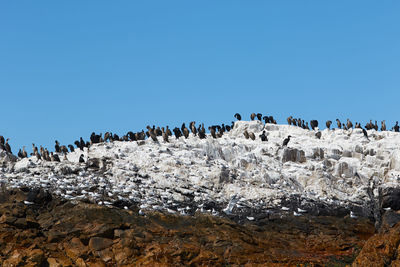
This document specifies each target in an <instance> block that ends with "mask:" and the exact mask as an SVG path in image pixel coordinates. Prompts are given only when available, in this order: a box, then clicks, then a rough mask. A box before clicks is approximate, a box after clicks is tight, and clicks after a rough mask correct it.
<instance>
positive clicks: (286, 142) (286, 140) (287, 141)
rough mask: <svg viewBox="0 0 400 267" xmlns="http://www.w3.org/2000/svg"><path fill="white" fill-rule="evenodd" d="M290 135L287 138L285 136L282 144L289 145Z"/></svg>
mask: <svg viewBox="0 0 400 267" xmlns="http://www.w3.org/2000/svg"><path fill="white" fill-rule="evenodd" d="M290 137H291V136H290V135H288V137H287V138H285V140H283V144H282V146H287V145H288V143H289V141H290Z"/></svg>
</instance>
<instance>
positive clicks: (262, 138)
mask: <svg viewBox="0 0 400 267" xmlns="http://www.w3.org/2000/svg"><path fill="white" fill-rule="evenodd" d="M260 138H261V141H262V142H266V141H268V138H267V136H266V135H265V131H263V132H262V134H260Z"/></svg>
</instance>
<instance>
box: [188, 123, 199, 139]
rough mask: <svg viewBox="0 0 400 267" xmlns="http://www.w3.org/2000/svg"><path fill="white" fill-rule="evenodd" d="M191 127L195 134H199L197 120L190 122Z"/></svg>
mask: <svg viewBox="0 0 400 267" xmlns="http://www.w3.org/2000/svg"><path fill="white" fill-rule="evenodd" d="M189 128H190V130H191V131H192V133H193V135H195V136H196V135H197V129H196V122H195V121H192V122H190V124H189Z"/></svg>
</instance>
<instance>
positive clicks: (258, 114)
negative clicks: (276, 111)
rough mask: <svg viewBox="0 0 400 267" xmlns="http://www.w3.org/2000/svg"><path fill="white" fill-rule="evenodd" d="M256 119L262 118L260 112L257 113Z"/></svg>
mask: <svg viewBox="0 0 400 267" xmlns="http://www.w3.org/2000/svg"><path fill="white" fill-rule="evenodd" d="M257 119H258V120H259V121H261V119H262V114H261V113H257Z"/></svg>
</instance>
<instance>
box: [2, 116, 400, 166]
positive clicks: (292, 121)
mask: <svg viewBox="0 0 400 267" xmlns="http://www.w3.org/2000/svg"><path fill="white" fill-rule="evenodd" d="M234 117H235V118H236V119H237V120H238V121H240V120H241V119H242V117H241V115H240V114H239V113H236V114H235V115H234ZM250 119H251V120H252V121H253V120H256V119H257V120H259V121H264V122H265V123H266V124H267V123H272V124H276V120H275V119H274V117H273V116H262V114H261V113H252V114H251V115H250ZM287 123H288V124H289V125H293V126H297V127H301V128H303V129H307V130H310V128H311V129H312V130H315V129H318V121H317V120H311V121H310V124H308V122H305V121H304V120H302V119H301V118H297V119H296V118H293V117H292V116H289V117H288V118H287ZM336 123H337V128H338V129H344V130H349V129H352V128H353V123H352V122H351V121H350V120H349V119H347V122H346V123H342V122H341V121H340V120H339V119H336ZM234 125H235V122H233V121H232V124H231V125H225V124H221V125H212V126H210V127H208V130H209V132H210V136H211V137H212V138H220V137H222V136H223V134H224V133H225V132H229V131H230V130H231V129H233V127H234ZM325 125H326V127H327V128H328V129H330V128H331V126H332V121H330V120H328V121H326V123H325ZM354 128H359V129H362V130H363V133H364V136H365V137H366V138H367V139H368V134H367V131H366V130H372V129H375V130H376V131H378V130H379V128H378V123H377V121H375V123H373V122H372V120H370V122H368V123H367V124H366V125H365V127H364V128H363V127H362V126H361V124H360V123H358V122H356V123H355V126H354ZM146 129H147V131H146V132H145V131H144V130H142V131H140V132H135V133H134V132H131V131H129V132H128V133H126V134H125V135H123V136H121V137H120V136H118V135H117V134H115V133H114V134H113V133H111V132H106V133H105V134H104V136H103V135H102V134H101V133H100V134H96V133H94V132H93V133H92V134H91V135H90V141H86V142H85V141H84V140H83V138H82V137H80V139H79V140H76V141H75V142H74V144H75V146H76V148H74V146H73V145H72V144H69V145H67V146H65V145H60V143H59V142H58V141H57V140H56V141H55V146H54V148H55V152H49V151H48V149H47V148H43V147H42V146H40V148H39V149H38V147H37V146H35V144H32V151H33V152H32V153H31V154H30V155H31V156H36V157H37V158H38V159H43V160H46V161H55V162H60V158H59V154H60V155H61V154H64V160H67V157H66V155H67V153H68V152H69V151H70V152H74V151H75V149H80V150H81V151H83V150H84V148H85V147H86V148H87V149H89V147H90V146H91V145H92V144H96V143H103V142H113V141H138V142H139V141H143V140H145V139H146V138H148V139H149V138H151V139H152V140H153V141H154V142H159V140H158V137H162V139H163V141H164V142H169V138H170V137H171V136H172V132H173V133H174V136H175V138H176V139H179V138H180V137H185V138H186V139H187V138H188V137H189V134H190V132H192V134H193V135H194V136H198V137H199V138H200V139H205V138H206V137H207V135H206V129H205V127H204V123H202V124H200V125H198V126H197V127H196V122H194V121H192V122H190V124H189V127H186V125H185V123H183V124H182V126H181V127H180V128H178V127H175V128H174V129H173V130H172V132H171V130H170V129H169V127H168V126H166V127H165V128H164V127H161V128H160V127H155V126H154V125H153V127H150V126H147V127H146ZM386 130H387V129H386V123H385V121H382V122H381V131H386ZM391 130H392V131H395V132H399V130H400V126H399V123H398V121H396V124H395V125H394V126H393V127H392V129H391ZM243 135H244V137H245V138H246V139H252V140H255V139H256V136H255V134H254V133H253V132H248V131H247V130H245V131H244V132H243ZM315 136H316V137H317V138H318V139H319V138H321V132H320V131H317V132H316V134H315ZM290 137H291V136H290V135H289V136H288V137H287V138H285V139H284V141H283V143H282V146H287V145H288V143H289V141H290ZM259 138H260V139H261V141H263V142H266V141H268V138H267V135H266V133H265V131H263V132H262V134H260V135H259ZM9 140H10V139H9V138H7V139H5V138H4V137H3V136H1V135H0V150H4V151H6V152H8V153H10V154H12V150H11V146H10V144H9V143H8V141H9ZM18 157H19V158H26V157H28V153H27V152H26V150H25V147H23V148H22V150H21V149H20V150H19V151H18ZM79 162H81V163H84V162H85V160H84V157H83V154H81V155H80V157H79Z"/></svg>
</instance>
